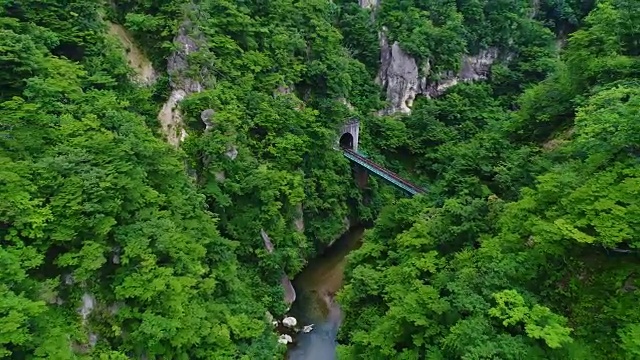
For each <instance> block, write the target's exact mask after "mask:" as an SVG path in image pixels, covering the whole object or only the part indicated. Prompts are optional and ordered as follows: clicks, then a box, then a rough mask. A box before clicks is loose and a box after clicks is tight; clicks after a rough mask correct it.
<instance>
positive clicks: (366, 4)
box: [358, 0, 380, 9]
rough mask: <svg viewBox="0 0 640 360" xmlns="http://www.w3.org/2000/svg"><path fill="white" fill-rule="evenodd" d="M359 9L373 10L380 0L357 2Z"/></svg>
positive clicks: (359, 0) (361, 0)
mask: <svg viewBox="0 0 640 360" xmlns="http://www.w3.org/2000/svg"><path fill="white" fill-rule="evenodd" d="M358 3H359V4H360V7H361V8H364V9H375V8H377V7H378V6H379V5H380V0H358Z"/></svg>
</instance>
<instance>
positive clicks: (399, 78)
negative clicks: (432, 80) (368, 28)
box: [376, 31, 419, 114]
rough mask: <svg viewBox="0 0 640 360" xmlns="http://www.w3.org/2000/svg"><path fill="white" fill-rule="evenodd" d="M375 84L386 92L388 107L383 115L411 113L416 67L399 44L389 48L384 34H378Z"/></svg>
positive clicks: (416, 83)
mask: <svg viewBox="0 0 640 360" xmlns="http://www.w3.org/2000/svg"><path fill="white" fill-rule="evenodd" d="M376 82H377V83H378V84H380V85H381V86H382V88H383V89H385V90H386V92H387V101H389V107H388V108H386V109H384V110H383V111H382V113H383V114H393V113H397V112H400V113H404V114H408V113H409V112H411V106H412V105H413V100H414V99H415V97H416V95H417V94H418V92H419V88H418V84H419V79H418V65H417V64H416V60H415V59H414V58H412V57H411V56H409V54H407V53H406V52H404V50H402V48H400V44H398V43H397V42H394V43H393V45H391V46H389V41H388V39H387V36H386V34H385V33H384V31H383V32H381V33H380V71H379V72H378V77H377V78H376Z"/></svg>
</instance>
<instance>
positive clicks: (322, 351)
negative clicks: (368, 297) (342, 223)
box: [287, 226, 364, 360]
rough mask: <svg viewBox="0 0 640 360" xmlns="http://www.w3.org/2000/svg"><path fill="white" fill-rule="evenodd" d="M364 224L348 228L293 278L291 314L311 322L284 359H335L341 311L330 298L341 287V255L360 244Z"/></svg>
mask: <svg viewBox="0 0 640 360" xmlns="http://www.w3.org/2000/svg"><path fill="white" fill-rule="evenodd" d="M363 232H364V227H361V226H355V227H352V228H351V229H349V231H347V232H346V233H345V234H344V235H343V236H341V237H340V239H338V240H336V242H335V243H334V244H333V245H332V246H331V247H330V248H329V249H327V251H325V253H324V254H323V255H321V256H319V257H318V258H316V259H314V260H313V261H311V262H310V263H309V265H308V266H307V267H306V268H305V269H304V270H303V271H302V272H301V273H300V274H299V275H298V276H297V277H296V278H295V279H294V281H293V286H294V287H295V289H296V292H297V299H296V302H295V303H293V306H292V308H291V314H292V315H293V316H295V317H296V318H297V319H298V323H299V324H302V325H306V324H314V326H313V330H312V331H311V332H310V333H307V334H303V333H300V334H299V335H298V336H297V337H296V343H295V345H294V346H293V347H292V348H291V349H290V350H289V352H288V355H287V359H288V360H332V359H335V358H336V345H337V342H336V335H337V334H338V328H339V327H340V322H341V321H342V312H341V311H340V306H339V305H338V303H337V302H335V301H334V300H333V297H334V295H335V293H336V292H337V291H338V290H340V288H341V287H342V282H343V279H344V266H345V263H346V259H345V256H346V255H347V254H348V253H349V252H350V251H352V250H355V249H357V248H358V247H360V244H361V242H360V240H361V238H362V234H363Z"/></svg>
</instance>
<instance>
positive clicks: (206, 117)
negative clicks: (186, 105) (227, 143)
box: [200, 109, 216, 131]
mask: <svg viewBox="0 0 640 360" xmlns="http://www.w3.org/2000/svg"><path fill="white" fill-rule="evenodd" d="M215 114H216V112H215V111H214V110H213V109H206V110H202V112H201V113H200V120H202V122H203V123H204V126H205V129H204V131H209V129H211V128H213V121H211V119H212V118H213V116H214V115H215Z"/></svg>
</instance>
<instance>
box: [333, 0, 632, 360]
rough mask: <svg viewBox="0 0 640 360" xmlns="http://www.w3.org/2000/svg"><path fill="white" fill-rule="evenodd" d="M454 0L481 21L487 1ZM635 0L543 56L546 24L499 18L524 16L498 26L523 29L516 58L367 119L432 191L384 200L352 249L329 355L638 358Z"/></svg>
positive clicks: (575, 11)
mask: <svg viewBox="0 0 640 360" xmlns="http://www.w3.org/2000/svg"><path fill="white" fill-rule="evenodd" d="M398 4H400V3H398ZM402 4H403V5H405V6H412V7H416V8H418V7H419V6H417V5H415V4H413V3H409V2H402ZM441 5H442V4H439V5H438V6H441ZM449 5H450V6H451V4H449ZM494 5H497V4H494ZM502 5H503V6H504V7H502V8H501V7H500V6H494V7H491V9H492V10H494V9H495V10H497V9H501V10H500V11H507V12H510V11H512V10H513V9H516V10H518V11H522V10H523V9H524V7H522V6H521V7H518V6H517V5H514V6H515V8H512V10H508V9H509V4H506V3H504V4H502ZM429 6H434V7H435V6H437V5H436V3H434V4H430V5H429ZM456 6H459V7H460V8H461V9H469V10H470V9H475V13H471V12H470V11H467V12H466V13H465V14H469V15H472V14H473V15H474V16H465V18H464V19H465V21H466V23H467V24H468V25H469V24H486V23H485V21H488V20H486V19H488V17H487V18H484V17H482V16H480V12H479V9H482V3H481V2H477V1H475V2H471V1H469V2H466V1H465V2H460V1H458V2H456ZM560 6H564V7H563V8H562V9H560V10H562V11H561V12H560V13H555V12H554V11H556V10H557V9H558V8H559V7H560ZM589 6H590V5H589V3H588V2H583V3H579V2H564V5H562V4H559V3H555V2H541V9H542V10H543V14H546V15H541V14H540V13H538V15H536V16H537V17H538V18H541V17H542V18H545V19H547V20H550V21H549V22H548V23H547V25H549V26H551V27H553V28H554V30H556V31H558V32H563V31H567V29H571V28H572V27H574V26H578V25H580V24H581V20H580V19H581V18H582V17H583V16H584V15H585V14H586V13H585V12H584V11H585V9H588V8H589ZM552 8H553V9H556V10H551V9H552ZM485 9H486V8H485ZM639 9H640V8H639V7H638V6H637V4H631V3H630V2H625V1H616V0H611V1H601V2H599V3H598V5H597V6H596V7H595V9H594V10H593V11H591V13H590V14H589V15H588V16H586V18H585V19H584V27H581V28H579V29H578V30H577V31H576V32H575V33H574V34H572V35H571V36H570V38H569V41H568V46H567V48H566V50H565V51H563V52H562V53H561V56H560V59H555V60H554V59H552V58H551V54H552V53H551V52H550V51H549V48H548V47H546V45H545V44H544V42H545V41H540V42H539V43H537V42H536V41H535V40H533V39H534V38H535V37H534V36H533V35H534V34H536V33H538V34H546V35H544V36H548V31H540V26H539V24H538V25H533V26H529V25H526V26H525V25H524V24H530V25H531V24H533V23H531V22H530V20H526V21H525V20H522V19H518V17H517V16H516V17H508V16H507V17H505V18H503V19H501V20H500V21H499V22H497V23H495V24H496V26H497V28H494V29H493V30H491V34H492V35H497V36H498V37H499V36H500V35H501V34H509V32H508V31H507V32H500V31H498V30H496V29H499V28H500V25H499V24H504V22H505V21H514V22H513V23H512V24H520V25H519V26H513V27H509V26H507V27H505V29H512V30H513V29H519V30H518V31H516V34H517V35H515V36H514V34H513V33H511V35H505V36H507V37H511V38H514V39H518V38H520V39H530V40H526V41H529V43H530V45H529V46H526V45H525V43H526V41H522V42H519V41H518V42H514V45H515V46H514V47H515V48H519V49H521V50H523V52H522V53H521V55H523V56H524V58H523V59H521V60H516V61H517V62H516V64H499V65H498V67H497V68H496V67H495V66H494V68H493V70H492V74H491V76H490V79H489V81H488V83H487V84H486V85H478V84H464V85H457V86H455V87H454V88H452V89H450V90H449V91H448V92H447V93H446V94H444V95H443V96H441V97H439V98H437V99H431V100H428V101H420V100H418V101H416V104H415V106H414V109H413V111H412V114H411V115H410V116H406V117H402V118H380V119H375V120H374V121H372V123H371V124H369V126H368V128H367V131H368V134H365V136H364V138H365V140H366V139H367V138H368V137H370V138H372V139H382V140H379V141H377V142H376V143H377V144H379V146H380V151H381V152H383V153H385V154H387V155H388V157H387V158H388V161H389V163H391V164H396V165H398V164H404V165H405V166H410V167H411V168H412V170H413V172H414V173H418V174H421V175H423V176H426V177H428V178H429V179H430V181H431V187H430V190H431V191H430V194H428V197H427V198H424V199H419V198H416V199H412V200H407V201H403V202H399V203H397V204H394V205H390V206H388V207H387V208H385V209H384V210H383V211H382V213H381V214H380V216H379V218H378V219H377V220H376V223H375V226H374V227H373V229H371V230H369V231H368V232H367V233H366V236H365V243H364V245H363V246H362V247H361V248H360V249H359V250H356V251H355V252H353V253H352V254H351V255H350V258H349V263H348V267H347V273H346V277H347V284H346V285H345V287H344V288H343V290H342V291H341V293H340V295H339V300H340V302H341V305H342V307H343V309H344V311H345V313H346V318H345V321H344V323H343V325H342V328H341V332H340V340H341V343H342V344H343V345H340V348H339V352H338V353H339V356H340V358H344V359H358V358H368V359H385V358H399V359H403V358H406V359H416V358H426V359H497V358H499V359H594V358H603V359H604V358H606V359H633V358H636V357H637V356H638V355H637V351H638V346H637V341H636V338H637V334H636V333H637V324H638V317H639V316H640V315H639V314H640V312H639V311H638V310H639V309H638V306H637V301H636V300H633V299H634V298H637V295H638V285H637V284H638V282H637V281H638V280H637V275H636V274H637V273H638V271H640V269H639V268H638V263H637V249H638V247H639V244H638V240H639V239H640V223H638V221H637V219H638V218H640V214H639V213H638V209H639V208H640V198H638V196H637V191H636V189H637V188H638V186H639V185H640V184H639V183H638V169H639V167H638V150H639V149H638V148H637V144H638V141H639V139H638V138H637V135H636V134H637V133H638V131H639V130H640V129H637V126H636V125H635V124H636V123H637V121H636V120H637V115H638V113H639V111H640V103H638V98H639V94H638V92H637V91H638V83H637V81H635V78H637V77H638V76H637V70H638V66H637V62H638V54H639V53H638V51H637V49H636V47H637V42H634V41H631V40H630V39H632V38H637V34H636V33H637V30H638V28H637V26H633V25H632V24H635V23H637V21H636V17H637V11H638V10H639ZM383 11H384V10H383ZM416 11H417V10H416ZM581 11H583V12H581ZM463 12H464V10H463ZM552 12H553V13H554V14H555V15H553V16H551V15H549V13H552ZM515 13H517V11H515ZM430 15H432V14H431V13H430ZM484 15H485V16H487V14H486V13H485V14H484ZM410 18H411V16H406V17H404V18H403V19H410ZM613 24H615V25H613ZM395 29H396V31H398V30H397V29H402V26H400V25H398V26H396V28H395ZM524 29H529V30H531V31H525V30H524ZM393 31H394V30H393V29H392V28H390V32H391V34H393ZM477 31H479V30H477ZM397 34H398V33H396V35H394V36H399V35H397ZM470 34H479V32H471V33H470ZM482 38H483V39H486V38H487V37H482ZM468 39H473V38H472V37H470V38H468ZM473 41H474V40H471V41H470V42H471V43H473ZM550 69H551V70H552V74H550V76H549V77H547V78H546V79H544V80H542V79H543V78H544V76H545V74H546V72H548V71H549V70H550ZM515 79H522V80H523V81H524V83H525V84H527V83H528V84H527V85H524V86H522V84H517V81H514V80H515ZM540 80H542V81H540ZM536 82H539V83H537V84H535V83H536ZM531 84H535V85H534V86H531ZM521 86H522V87H521ZM526 87H530V88H528V89H526V90H525V91H524V93H523V94H521V95H518V93H519V92H520V91H521V90H523V89H525V88H526ZM514 100H515V103H516V104H519V108H518V109H517V110H515V111H514V110H513V108H512V107H511V104H512V103H514ZM369 141H370V140H369ZM372 143H373V142H372ZM407 154H409V155H410V156H408V159H407ZM403 155H404V159H402V160H401V161H400V160H399V159H401V158H402V157H403ZM425 300H426V302H425V303H423V302H422V301H425Z"/></svg>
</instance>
